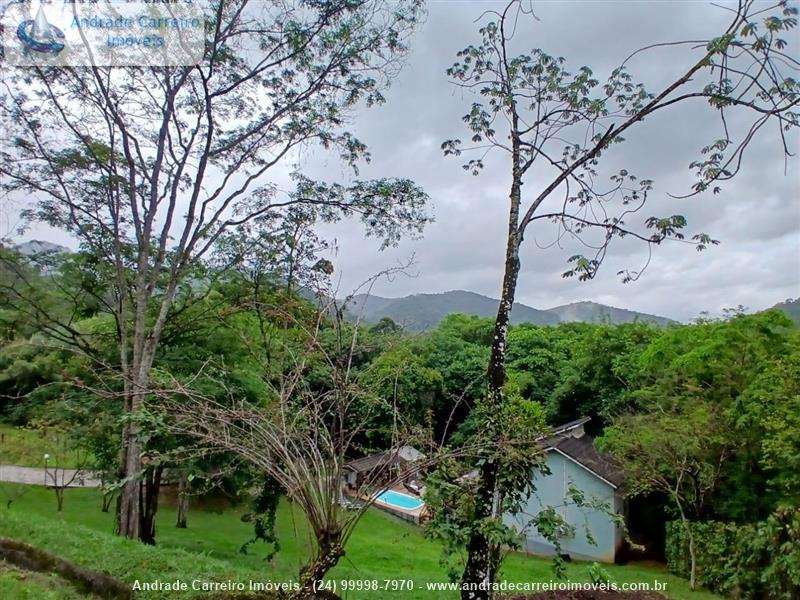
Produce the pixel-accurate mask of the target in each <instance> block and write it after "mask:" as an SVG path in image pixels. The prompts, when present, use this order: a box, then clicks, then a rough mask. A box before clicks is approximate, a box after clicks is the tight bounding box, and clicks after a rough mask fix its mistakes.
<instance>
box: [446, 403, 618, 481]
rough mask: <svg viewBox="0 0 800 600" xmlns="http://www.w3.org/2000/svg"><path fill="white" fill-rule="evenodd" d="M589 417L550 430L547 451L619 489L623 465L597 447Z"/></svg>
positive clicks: (544, 441) (475, 473)
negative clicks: (587, 427)
mask: <svg viewBox="0 0 800 600" xmlns="http://www.w3.org/2000/svg"><path fill="white" fill-rule="evenodd" d="M589 421H591V417H583V418H582V419H576V420H575V421H570V422H569V423H564V424H563V425H558V426H557V427H553V428H552V429H551V430H550V433H549V434H547V435H544V436H542V437H541V438H539V443H540V444H541V446H542V448H543V449H544V450H545V451H546V452H558V453H559V454H562V455H564V456H566V457H567V458H569V459H571V460H572V461H573V462H576V463H578V464H579V465H580V466H582V467H583V468H584V469H586V470H587V471H589V472H590V473H592V474H594V475H595V476H597V477H599V478H600V479H602V480H603V481H605V482H606V483H608V484H609V485H610V486H611V487H613V488H614V489H616V488H618V487H620V486H621V485H622V483H623V481H624V476H623V472H622V468H621V467H620V465H619V464H618V463H617V462H616V461H615V460H614V459H613V458H612V457H611V456H609V455H608V454H603V453H601V452H599V451H598V450H597V448H595V447H594V440H593V438H592V436H590V435H588V434H586V433H585V432H584V430H583V426H584V425H585V424H586V423H588V422H589ZM477 476H478V469H472V470H471V471H469V472H468V473H465V474H464V475H462V476H461V477H460V479H474V478H475V477H477Z"/></svg>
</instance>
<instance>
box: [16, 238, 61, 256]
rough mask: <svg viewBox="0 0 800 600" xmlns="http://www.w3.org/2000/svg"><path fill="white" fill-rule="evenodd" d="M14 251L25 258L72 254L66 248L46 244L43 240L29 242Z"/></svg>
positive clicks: (18, 246)
mask: <svg viewBox="0 0 800 600" xmlns="http://www.w3.org/2000/svg"><path fill="white" fill-rule="evenodd" d="M14 250H16V251H17V252H19V253H20V254H22V255H23V256H36V255H37V254H46V253H53V254H62V253H64V252H72V250H70V249H69V248H67V247H66V246H61V245H60V244H54V243H53V242H45V241H43V240H29V241H27V242H23V243H21V244H17V245H16V246H14Z"/></svg>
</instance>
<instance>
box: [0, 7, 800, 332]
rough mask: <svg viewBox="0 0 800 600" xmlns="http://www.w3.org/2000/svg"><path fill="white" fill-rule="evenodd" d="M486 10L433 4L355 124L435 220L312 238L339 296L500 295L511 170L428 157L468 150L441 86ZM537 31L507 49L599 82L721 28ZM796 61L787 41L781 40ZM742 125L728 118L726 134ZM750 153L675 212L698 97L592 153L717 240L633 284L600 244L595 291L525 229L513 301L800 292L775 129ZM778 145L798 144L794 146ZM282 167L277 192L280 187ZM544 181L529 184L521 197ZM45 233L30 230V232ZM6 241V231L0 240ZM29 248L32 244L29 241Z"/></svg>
mask: <svg viewBox="0 0 800 600" xmlns="http://www.w3.org/2000/svg"><path fill="white" fill-rule="evenodd" d="M502 6H503V2H499V1H489V2H483V1H480V2H479V1H471V0H438V1H437V0H434V1H431V2H430V3H429V18H428V20H427V22H426V23H425V25H424V27H422V29H421V30H420V32H419V33H418V34H417V35H416V36H415V38H414V40H413V43H412V52H411V54H410V56H409V57H408V61H407V65H406V67H405V68H404V70H403V71H402V72H401V74H400V76H399V77H398V79H397V80H396V81H395V82H394V85H393V87H392V88H391V89H390V90H389V92H388V94H387V103H386V104H385V105H383V106H380V107H377V108H372V109H369V110H362V111H359V112H358V113H357V114H355V115H354V117H353V120H352V123H351V127H352V129H353V130H354V131H355V132H356V133H357V134H358V136H359V137H360V138H361V139H362V140H363V141H364V142H366V143H367V144H368V146H369V147H370V149H371V152H372V155H373V161H372V163H371V164H369V165H367V166H365V167H364V168H363V169H362V173H361V176H363V177H384V176H403V177H410V178H413V179H414V180H415V181H416V182H417V183H418V184H420V185H422V186H424V188H425V189H426V191H427V192H428V193H429V194H430V196H431V198H432V201H433V206H434V211H435V215H436V219H437V220H436V222H435V223H433V224H432V225H431V226H430V227H428V228H427V230H426V232H425V237H424V238H423V239H421V240H416V241H412V240H406V241H404V242H403V243H402V244H401V245H400V247H399V248H397V249H390V250H388V251H385V252H378V244H377V243H376V242H374V241H370V240H367V241H365V240H364V239H363V235H362V230H361V228H360V226H359V225H358V224H357V223H356V222H347V223H341V224H338V225H335V226H325V227H322V228H321V231H322V233H323V234H324V235H325V236H327V237H331V238H336V240H337V246H338V252H337V253H336V255H335V256H334V257H333V259H334V262H335V265H336V270H337V274H338V275H339V277H341V289H342V290H343V291H345V290H349V289H351V288H352V287H353V286H355V285H356V284H357V283H359V282H361V281H363V280H364V279H365V278H366V277H368V276H369V275H371V274H373V273H375V272H377V271H380V270H381V269H383V268H385V267H387V266H392V265H394V264H396V263H397V262H398V261H403V260H404V259H405V258H406V257H408V256H409V255H411V254H412V253H413V254H415V256H416V267H415V270H416V272H417V276H416V277H399V278H397V279H395V280H394V281H393V282H382V283H380V284H379V285H378V286H376V288H375V289H374V292H375V293H378V294H381V295H386V296H401V295H405V294H409V293H419V292H440V291H446V290H450V289H467V290H472V291H476V292H479V293H483V294H487V295H490V296H493V297H497V295H498V291H499V288H500V279H501V276H502V257H503V249H504V235H505V228H506V210H507V194H508V180H509V175H508V167H507V165H506V164H505V162H504V161H503V157H502V156H501V155H499V154H498V155H496V156H495V157H494V158H493V159H492V160H490V162H489V163H488V164H487V168H486V170H485V172H484V173H482V174H481V175H480V176H479V177H477V178H476V177H472V176H470V175H469V174H467V173H466V172H465V171H464V170H463V169H462V168H461V165H460V162H459V160H458V159H452V158H444V157H443V156H442V153H441V150H440V144H441V142H442V141H444V140H446V139H448V138H454V137H462V138H467V137H468V135H467V133H466V131H465V128H464V126H463V123H462V122H461V116H462V115H463V114H464V113H465V112H467V110H468V108H469V105H470V103H471V102H472V100H473V96H472V95H471V94H469V93H467V92H464V91H463V90H459V89H456V88H454V87H453V86H451V85H450V84H449V83H448V81H447V79H446V76H445V70H446V69H447V67H448V66H450V65H451V64H452V63H453V61H454V59H455V55H456V52H457V51H458V50H460V49H462V48H463V47H464V46H466V45H467V44H469V43H473V42H476V41H477V40H478V34H477V29H478V27H479V25H478V24H476V23H475V22H474V21H475V20H476V19H477V18H478V17H479V16H480V15H481V14H482V13H483V12H484V11H485V10H487V9H498V8H501V7H502ZM534 7H535V13H536V16H537V17H538V20H533V19H532V18H530V17H522V20H521V21H520V23H519V26H518V33H517V36H516V38H515V42H516V43H517V44H518V48H519V50H520V51H523V50H530V49H531V48H534V47H541V48H542V49H544V50H545V51H546V52H548V53H550V54H555V55H563V56H565V57H566V58H567V59H568V65H569V68H570V69H572V70H573V71H574V70H575V69H577V68H578V67H580V66H582V65H585V64H586V65H589V66H591V67H592V68H593V69H594V71H595V74H596V75H597V76H598V78H600V79H601V80H602V79H604V78H605V77H606V76H607V75H608V71H609V70H610V69H612V68H613V67H615V66H616V65H618V64H619V62H620V61H621V60H623V59H624V58H625V57H626V56H627V55H628V54H629V53H630V52H631V51H632V50H634V49H636V48H639V47H641V46H644V45H647V44H652V43H654V42H665V41H674V40H691V39H702V38H708V37H710V36H713V35H716V34H717V32H719V31H720V30H721V27H724V25H725V24H726V22H727V18H728V17H727V15H726V13H725V11H723V10H721V9H720V8H717V7H714V6H711V4H710V3H706V2H699V1H684V2H679V1H673V2H652V1H627V0H617V1H614V2H604V1H583V2H568V1H562V2H535V3H534ZM792 44H793V46H792V52H794V53H795V54H796V53H797V46H798V40H797V38H796V36H795V38H794V41H793V42H792ZM692 56H695V55H694V54H692V53H691V50H690V49H689V48H688V47H679V48H662V49H659V50H655V51H653V52H650V53H647V54H646V55H641V56H639V57H637V58H636V59H634V60H633V61H632V62H631V65H630V71H631V72H632V73H633V74H634V77H635V78H637V79H640V80H642V81H644V82H645V83H646V84H647V85H648V87H650V88H651V89H656V88H657V87H658V86H659V85H660V84H663V83H664V82H666V81H668V80H671V79H674V78H675V76H677V75H678V74H679V73H680V72H681V69H685V65H686V64H687V61H688V60H690V59H691V57H692ZM741 126H742V124H741V122H739V121H737V120H736V119H735V118H733V117H732V121H731V127H732V128H733V129H734V131H738V130H739V128H740V127H741ZM761 133H762V134H764V135H760V136H759V138H758V139H757V140H755V142H754V143H753V144H752V146H751V147H750V149H749V151H748V153H747V156H746V164H745V167H744V168H743V170H742V172H741V173H740V174H739V175H738V176H737V177H736V179H734V180H733V181H732V182H729V183H727V184H726V185H724V187H723V192H722V193H721V194H719V195H716V196H715V195H712V194H707V195H703V196H699V197H694V198H691V199H688V200H675V199H673V198H670V197H669V195H668V193H673V194H678V193H684V192H686V191H688V190H689V189H690V186H691V184H692V182H693V174H692V173H691V171H690V170H689V169H688V165H689V163H690V162H691V161H692V160H694V159H695V158H696V157H697V156H698V152H699V150H700V148H701V147H702V146H704V145H706V144H707V143H709V142H710V141H712V140H714V139H716V138H718V137H720V136H721V127H720V124H719V120H718V118H717V116H716V115H715V114H714V113H713V112H712V111H710V110H708V107H707V106H705V105H703V103H702V102H701V101H699V102H697V103H696V104H688V103H687V104H685V105H683V106H680V107H676V110H667V111H664V112H663V113H662V114H659V115H654V116H653V117H651V118H649V119H648V120H647V121H646V122H644V123H642V124H641V126H638V127H637V128H635V129H632V130H631V132H630V134H629V135H628V136H627V142H626V143H625V144H622V145H619V146H615V147H614V149H613V151H609V152H608V153H607V154H606V156H605V157H604V161H605V162H604V175H603V176H604V177H607V176H608V175H609V174H610V173H611V172H613V171H614V170H615V169H619V168H623V167H624V168H627V169H628V170H629V171H631V172H633V173H636V174H638V175H640V176H642V177H646V178H650V179H654V180H655V181H656V190H655V192H654V193H653V194H652V195H651V197H650V201H649V203H648V207H647V209H646V210H644V211H643V212H642V213H641V214H640V215H637V216H636V217H634V219H635V220H638V222H642V221H643V220H644V218H645V217H647V216H649V215H651V214H652V215H664V214H676V213H677V214H684V215H686V217H687V219H688V220H689V229H690V231H692V232H696V231H705V232H707V233H710V234H711V235H712V236H714V237H716V238H719V239H720V240H721V241H722V244H721V245H720V246H718V247H714V248H711V249H709V250H708V251H707V252H704V253H698V252H696V251H695V250H694V249H693V248H691V247H690V246H687V245H682V244H665V245H664V246H662V247H660V248H656V249H655V251H654V254H653V256H652V260H651V262H650V265H649V268H648V270H647V272H646V273H645V275H644V276H643V277H642V278H641V279H640V280H639V281H638V282H636V283H631V284H628V285H622V284H621V283H620V281H619V277H618V276H617V275H616V272H617V271H618V270H620V269H623V268H634V269H635V268H638V267H640V266H641V265H642V264H643V263H644V262H645V261H646V260H647V250H646V248H645V247H643V246H642V245H641V244H638V243H634V242H633V241H629V240H623V241H622V242H621V243H618V244H615V245H613V246H612V247H611V249H610V251H609V254H608V256H607V262H606V264H605V265H604V267H603V269H602V270H601V272H600V273H599V274H598V276H597V277H596V279H595V280H593V281H591V282H586V283H579V282H577V281H576V280H574V279H562V278H561V273H562V272H563V271H564V270H565V266H566V259H567V257H568V256H569V255H570V254H572V253H574V252H575V251H576V250H577V249H578V248H579V246H578V245H577V244H576V243H575V242H574V241H570V240H569V239H565V240H563V244H562V248H559V247H550V248H547V249H540V248H539V247H537V244H536V242H539V243H540V244H546V243H549V242H551V241H552V240H553V237H554V231H553V229H552V228H550V229H548V228H546V227H545V228H544V229H543V228H541V227H537V228H536V229H535V230H534V231H532V232H531V233H529V234H528V235H527V239H526V246H525V248H524V251H523V254H522V272H521V276H520V283H519V287H518V300H519V301H521V302H524V303H526V304H530V305H532V306H535V307H541V308H546V307H550V306H555V305H558V304H563V303H566V302H572V301H577V300H582V299H591V300H595V301H598V302H603V303H607V304H611V305H614V306H618V307H624V308H630V309H634V310H641V311H646V312H652V313H658V314H662V315H665V316H669V317H673V318H679V319H690V318H692V317H694V316H697V314H698V313H699V312H700V311H701V310H709V311H712V312H717V311H719V310H720V309H721V308H723V307H728V306H735V305H738V304H743V305H746V306H749V307H751V308H752V309H761V308H764V307H767V306H770V305H772V304H774V303H775V302H777V301H779V300H782V299H784V298H786V297H789V296H798V295H800V182H799V180H798V177H797V171H798V169H797V168H798V160H797V159H796V158H795V159H791V160H790V162H789V164H788V171H787V172H788V173H789V174H788V175H785V174H784V162H783V157H782V152H781V148H780V146H779V138H778V136H777V131H776V130H775V131H762V132H761ZM791 143H792V144H793V146H794V148H795V149H797V148H798V136H797V135H796V134H795V135H794V136H793V137H792V139H791ZM295 159H296V161H297V164H298V166H299V168H300V169H302V170H303V171H305V172H307V173H308V174H309V175H310V176H313V177H317V178H320V179H328V180H332V179H334V180H335V179H338V180H342V179H347V178H349V177H351V176H352V174H351V173H349V172H348V170H347V169H346V168H345V167H343V166H342V165H341V164H340V163H339V162H338V161H337V160H336V159H335V158H334V157H331V156H328V155H326V154H325V153H323V152H322V151H320V150H313V149H307V150H305V151H304V152H303V153H302V154H300V155H298V156H297V157H295ZM287 173H288V169H283V170H282V171H281V173H280V174H279V176H278V178H277V181H278V182H279V183H281V184H282V185H288V178H287ZM545 182H546V180H545V179H543V178H534V179H533V180H532V181H530V182H528V183H527V184H526V188H527V191H528V192H529V193H533V192H535V190H536V188H537V186H541V185H544V184H545ZM39 232H43V233H41V234H40V233H39ZM0 233H4V232H0ZM36 235H42V236H47V239H51V240H53V241H58V242H60V243H64V241H65V240H64V239H63V238H64V236H62V235H61V234H58V233H54V232H52V231H49V230H46V229H37V230H35V231H34V232H32V236H33V237H35V236H36ZM29 237H30V236H29Z"/></svg>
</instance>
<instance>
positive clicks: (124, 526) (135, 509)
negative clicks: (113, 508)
mask: <svg viewBox="0 0 800 600" xmlns="http://www.w3.org/2000/svg"><path fill="white" fill-rule="evenodd" d="M141 470H142V460H141V447H140V445H139V431H138V426H137V425H136V424H135V423H133V422H130V421H129V422H128V423H126V424H125V428H124V430H123V432H122V452H121V460H120V471H119V477H120V480H121V481H123V482H124V483H123V484H122V489H121V490H120V493H119V496H118V497H117V534H119V535H121V536H124V537H127V538H130V539H134V540H135V539H139V531H140V529H139V527H140V521H141V519H140V516H139V488H140V480H139V473H140V472H141Z"/></svg>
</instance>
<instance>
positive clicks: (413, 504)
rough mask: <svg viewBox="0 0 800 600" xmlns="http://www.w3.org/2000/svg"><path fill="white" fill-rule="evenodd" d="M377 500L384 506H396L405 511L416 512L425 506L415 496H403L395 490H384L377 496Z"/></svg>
mask: <svg viewBox="0 0 800 600" xmlns="http://www.w3.org/2000/svg"><path fill="white" fill-rule="evenodd" d="M375 499H376V500H380V501H381V502H383V503H384V504H389V505H390V506H395V507H397V508H402V509H404V510H416V509H418V508H420V507H421V506H422V505H423V504H425V503H424V502H423V501H422V500H420V499H419V498H414V496H409V495H408V494H401V493H400V492H395V491H394V490H384V491H382V492H381V493H379V494H376V495H375Z"/></svg>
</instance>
